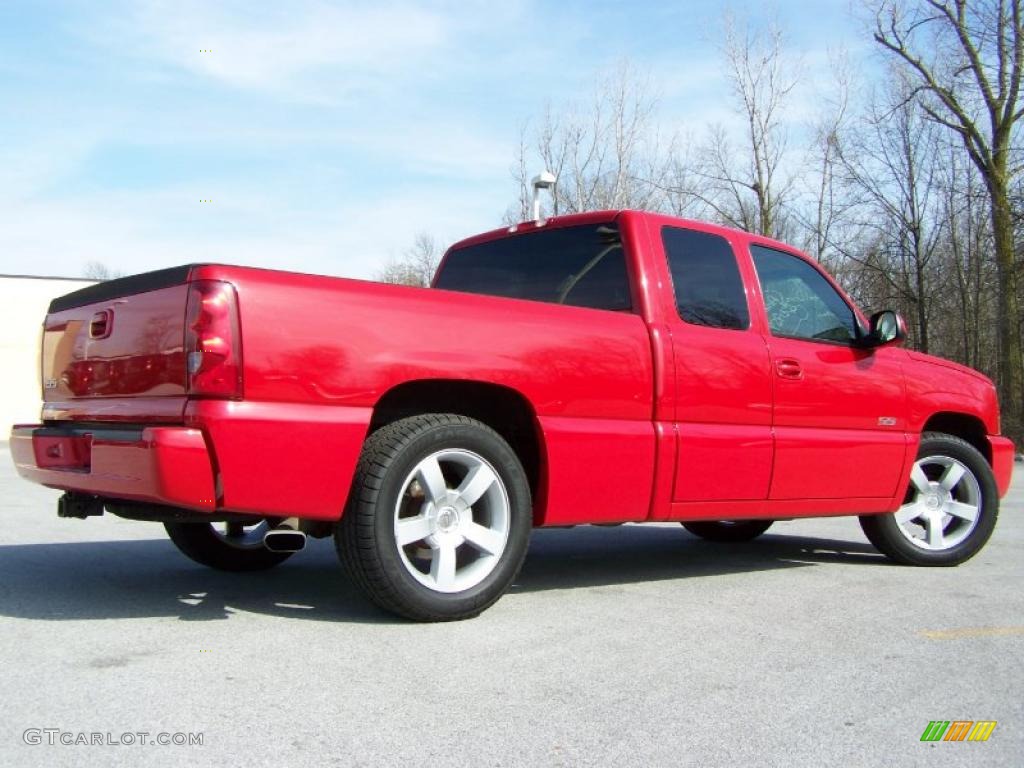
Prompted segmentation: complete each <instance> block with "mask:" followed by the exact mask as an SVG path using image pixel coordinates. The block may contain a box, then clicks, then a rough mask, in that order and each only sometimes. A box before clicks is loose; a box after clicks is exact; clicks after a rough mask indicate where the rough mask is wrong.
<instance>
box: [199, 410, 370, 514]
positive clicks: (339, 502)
mask: <svg viewBox="0 0 1024 768" xmlns="http://www.w3.org/2000/svg"><path fill="white" fill-rule="evenodd" d="M372 415H373V411H372V409H371V408H362V407H352V406H345V405H306V404H301V403H261V402H248V401H243V402H230V401H229V402H225V401H218V400H205V399H204V400H196V401H193V402H192V403H190V405H189V408H188V412H187V414H186V422H187V423H188V425H189V426H191V427H195V428H196V429H198V430H201V431H202V433H203V434H205V435H206V436H207V437H208V439H209V442H210V445H211V446H212V447H213V453H214V459H215V461H216V466H217V469H218V472H219V476H220V479H221V488H220V489H221V495H220V497H219V498H218V500H217V501H218V506H219V507H221V508H224V509H230V510H232V511H236V512H252V513H257V514H263V515H277V516H282V517H289V516H292V515H295V516H299V517H305V518H309V519H316V520H336V519H337V518H338V517H339V516H340V514H341V510H342V508H343V507H344V506H345V496H346V493H347V490H348V485H347V483H343V482H339V481H338V480H337V479H336V478H350V477H351V476H352V474H353V472H354V471H355V466H356V461H357V460H358V459H359V451H360V449H361V448H362V445H363V440H364V439H365V437H366V432H367V428H368V427H369V425H370V418H371V416H372Z"/></svg>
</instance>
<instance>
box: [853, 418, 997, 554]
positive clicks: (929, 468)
mask: <svg viewBox="0 0 1024 768" xmlns="http://www.w3.org/2000/svg"><path fill="white" fill-rule="evenodd" d="M948 462H956V463H957V464H959V466H960V467H962V468H964V469H965V470H966V471H965V473H964V478H965V481H966V483H967V484H966V485H964V482H963V481H961V482H959V483H958V484H957V485H956V486H955V487H954V488H953V489H952V490H951V492H950V498H951V499H952V500H953V501H959V500H960V499H958V498H957V497H958V495H959V496H961V497H962V496H965V495H966V496H967V497H970V496H973V495H974V494H975V492H976V493H977V494H978V498H977V499H970V498H968V500H969V501H970V504H971V505H973V506H976V507H977V513H976V520H975V521H974V524H973V528H971V527H969V525H970V523H969V522H964V521H962V520H959V519H957V518H954V517H952V516H948V522H947V523H943V527H947V526H948V528H947V530H952V529H953V527H954V526H956V525H961V526H963V531H964V534H966V535H963V534H961V535H963V538H962V540H960V541H958V542H956V543H955V544H952V545H951V546H948V547H945V548H941V549H925V548H923V547H922V546H921V545H917V544H914V543H913V542H912V541H910V539H909V538H908V536H907V535H906V534H905V533H904V532H903V530H904V529H901V526H900V523H899V522H897V516H898V515H900V511H897V512H894V513H889V514H882V515H864V516H862V517H861V518H860V527H861V528H862V529H863V531H864V534H865V535H866V536H867V537H868V541H870V542H871V543H872V544H873V545H874V547H875V548H876V549H877V550H878V551H879V552H881V553H882V554H884V555H886V556H887V557H888V558H889V559H891V560H894V561H895V562H897V563H901V564H904V565H930V566H952V565H959V564H960V563H962V562H964V561H966V560H969V559H970V558H972V557H974V555H976V554H977V553H978V552H979V551H980V550H981V548H982V547H984V546H985V543H986V542H987V541H988V540H989V538H990V537H991V536H992V531H994V530H995V527H996V520H997V518H998V517H999V491H998V489H997V487H996V481H995V476H994V475H993V474H992V468H991V467H990V466H989V463H988V462H987V461H986V460H985V457H984V456H982V455H981V453H979V452H978V449H977V448H975V447H974V446H973V445H971V444H970V443H968V442H966V441H965V440H961V439H960V438H959V437H954V436H953V435H947V434H944V433H941V432H925V433H924V434H923V435H922V436H921V445H920V448H919V449H918V451H917V458H916V460H915V465H917V466H919V467H920V468H921V470H922V471H923V472H924V473H925V475H926V477H927V479H928V480H930V481H932V482H939V480H940V479H941V478H940V477H939V472H940V471H941V470H942V468H943V466H944V464H943V463H948ZM967 475H970V476H971V477H972V478H973V482H974V485H972V484H970V480H967ZM919 497H920V492H919V491H918V490H917V488H916V486H915V484H914V482H911V484H910V486H909V487H908V489H907V495H906V498H905V499H904V505H907V504H910V503H912V502H913V501H915V500H917V499H918V498H919ZM922 503H925V502H922ZM935 503H936V504H940V503H941V500H937V501H936V502H935ZM903 509H904V507H901V510H903ZM908 509H909V508H908ZM907 525H908V526H911V527H912V526H914V525H919V527H920V528H921V534H922V537H923V538H924V539H925V541H927V528H926V525H925V523H924V522H920V523H913V522H908V523H907ZM956 538H959V536H957V537H954V538H953V539H952V540H954V541H955V539H956Z"/></svg>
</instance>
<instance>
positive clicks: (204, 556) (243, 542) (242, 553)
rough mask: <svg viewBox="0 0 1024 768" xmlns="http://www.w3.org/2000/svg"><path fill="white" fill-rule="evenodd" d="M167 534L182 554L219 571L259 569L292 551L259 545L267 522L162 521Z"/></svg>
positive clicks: (276, 563) (281, 560)
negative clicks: (279, 550) (282, 550)
mask: <svg viewBox="0 0 1024 768" xmlns="http://www.w3.org/2000/svg"><path fill="white" fill-rule="evenodd" d="M164 528H166V529H167V535H168V536H170V537H171V541H172V542H174V545H175V546H176V547H177V548H178V549H180V550H181V552H182V553H183V554H185V555H186V556H188V557H189V558H191V559H192V560H195V561H196V562H197V563H199V564H200V565H206V566H209V567H210V568H216V569H217V570H219V571H263V570H266V569H267V568H273V567H274V566H275V565H279V564H280V563H283V562H284V561H285V560H287V559H288V558H289V557H291V555H292V554H293V553H292V552H271V551H270V550H269V549H267V548H266V547H264V546H263V534H264V533H266V532H267V523H266V522H265V521H260V522H258V523H256V524H253V525H246V524H244V523H240V522H231V523H172V522H167V523H164Z"/></svg>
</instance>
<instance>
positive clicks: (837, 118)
mask: <svg viewBox="0 0 1024 768" xmlns="http://www.w3.org/2000/svg"><path fill="white" fill-rule="evenodd" d="M830 58H831V74H832V76H831V78H830V82H829V83H828V87H827V88H826V89H824V91H823V92H822V93H820V94H818V96H817V99H816V100H817V102H818V103H819V104H820V105H821V109H820V111H819V113H818V115H817V117H816V118H814V120H813V121H812V123H811V125H810V126H809V131H810V146H809V147H808V149H807V155H806V158H805V161H804V167H803V173H802V174H801V175H800V177H799V178H798V181H799V187H800V188H802V192H803V194H802V195H801V198H802V199H801V200H800V204H799V205H797V206H794V221H795V222H796V224H797V225H798V227H799V230H800V233H799V235H798V237H799V240H800V245H801V246H802V247H803V249H804V250H805V251H807V252H808V253H810V254H811V255H812V256H813V257H814V258H815V259H817V260H818V261H820V262H822V263H823V264H825V265H826V266H827V267H828V268H829V269H830V270H831V271H833V272H838V271H840V270H841V269H842V268H843V266H844V265H845V262H846V261H847V258H848V254H849V251H850V249H851V247H855V245H856V243H857V242H858V240H859V235H860V229H861V227H860V226H859V225H858V223H857V222H856V221H855V220H854V217H853V210H854V208H855V205H854V201H853V198H852V196H850V195H849V194H847V192H848V190H847V189H846V187H845V185H844V177H843V172H842V156H843V149H844V145H845V143H846V141H847V139H848V134H849V132H850V123H851V120H852V116H851V109H850V79H851V75H850V68H849V63H848V60H847V57H846V54H845V52H842V51H840V52H839V53H836V54H833V55H832V56H831V57H830Z"/></svg>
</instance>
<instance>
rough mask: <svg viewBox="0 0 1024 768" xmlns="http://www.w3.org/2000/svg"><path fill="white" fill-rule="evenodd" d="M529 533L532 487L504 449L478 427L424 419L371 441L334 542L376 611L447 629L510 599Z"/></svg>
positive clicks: (452, 419) (458, 419) (459, 419)
mask: <svg viewBox="0 0 1024 768" xmlns="http://www.w3.org/2000/svg"><path fill="white" fill-rule="evenodd" d="M531 527H532V509H531V501H530V487H529V484H528V482H527V479H526V473H525V472H524V471H523V467H522V464H521V463H520V461H519V458H518V457H517V456H516V454H515V452H514V451H513V450H512V449H511V448H510V447H509V445H508V443H506V442H505V440H504V439H502V437H501V436H500V435H498V434H497V433H496V432H495V431H494V430H492V429H491V428H490V427H488V426H486V425H485V424H482V423H481V422H479V421H476V420H474V419H470V418H467V417H465V416H458V415H454V414H424V415H421V416H413V417H411V418H407V419H402V420H400V421H396V422H394V423H392V424H389V425H387V426H385V427H383V428H381V429H379V430H377V431H376V432H374V433H373V434H372V435H371V436H370V437H369V438H368V439H367V441H366V445H365V446H364V448H363V453H362V457H361V459H360V462H359V466H358V469H357V470H356V476H355V479H354V481H353V486H352V492H351V494H350V501H349V505H348V508H347V509H346V511H345V514H344V516H343V518H342V520H341V522H340V523H339V524H338V527H337V529H336V533H335V542H336V545H337V549H338V554H339V555H340V557H341V560H342V562H343V563H344V564H345V566H346V568H347V570H348V571H349V573H350V574H351V575H352V577H353V579H354V580H355V581H356V583H357V584H359V586H360V587H362V589H363V590H364V591H365V592H366V593H367V595H368V596H369V597H370V598H371V599H372V600H373V601H374V602H375V603H376V604H377V605H379V606H381V607H382V608H384V609H386V610H388V611H391V612H393V613H397V614H399V615H401V616H405V617H407V618H410V619H415V620H417V621H450V620H454V619H465V618H469V617H471V616H476V615H477V614H479V613H480V612H481V611H483V610H484V609H485V608H487V607H488V606H490V605H491V604H493V603H494V602H495V601H497V600H498V598H499V597H501V595H502V594H504V592H505V590H507V589H508V587H509V585H510V584H511V583H512V581H513V579H515V576H516V574H517V573H518V571H519V567H520V566H521V565H522V562H523V558H524V557H525V555H526V548H527V544H528V542H529V537H530V529H531Z"/></svg>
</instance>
